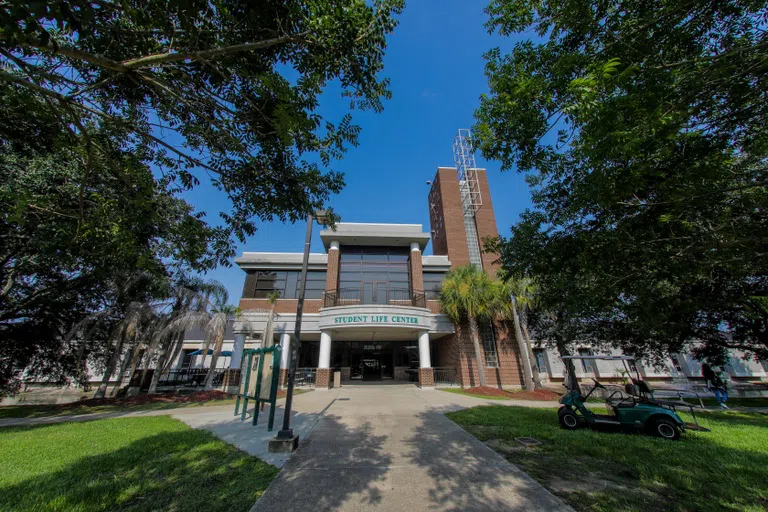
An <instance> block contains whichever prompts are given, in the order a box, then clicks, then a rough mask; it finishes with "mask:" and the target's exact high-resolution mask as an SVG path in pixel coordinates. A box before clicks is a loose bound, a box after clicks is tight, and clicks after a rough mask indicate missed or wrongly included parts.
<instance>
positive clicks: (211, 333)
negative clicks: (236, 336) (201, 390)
mask: <svg viewBox="0 0 768 512" xmlns="http://www.w3.org/2000/svg"><path fill="white" fill-rule="evenodd" d="M239 316H240V308H237V307H235V306H231V305H229V304H227V303H226V301H224V302H223V303H218V304H216V305H215V306H214V308H213V309H212V310H211V319H210V320H209V321H208V325H206V327H205V343H204V344H203V366H205V356H206V354H207V353H208V347H209V345H210V343H211V342H213V355H212V356H211V366H210V367H209V368H208V374H207V375H206V376H205V389H206V390H209V389H211V388H212V387H213V376H214V374H215V373H216V364H217V363H218V361H219V355H221V348H222V346H223V345H224V335H225V334H226V331H227V325H228V324H229V322H230V321H231V320H234V319H235V318H237V317H239Z"/></svg>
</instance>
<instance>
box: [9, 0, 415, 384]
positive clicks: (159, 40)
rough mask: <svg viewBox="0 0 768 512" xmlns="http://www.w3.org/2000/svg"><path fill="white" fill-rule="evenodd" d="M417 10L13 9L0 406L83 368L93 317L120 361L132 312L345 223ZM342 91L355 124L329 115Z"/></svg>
mask: <svg viewBox="0 0 768 512" xmlns="http://www.w3.org/2000/svg"><path fill="white" fill-rule="evenodd" d="M402 7H403V1H402V0H376V1H373V2H362V1H358V0H339V1H334V2H327V1H324V0H288V1H285V0H266V1H259V2H247V1H235V0H224V1H218V0H214V1H205V0H191V1H190V0H170V1H167V0H162V1H161V0H149V1H141V2H138V1H110V0H99V1H85V0H64V1H61V2H32V1H29V2H23V1H19V2H11V3H7V2H6V3H2V4H0V175H1V176H0V177H1V178H2V181H0V339H1V340H2V346H1V347H0V394H2V392H3V390H8V389H11V387H10V386H11V384H12V382H13V381H14V380H15V379H17V378H18V376H19V370H20V369H21V368H24V367H30V365H31V366H32V367H35V368H37V369H38V370H40V372H41V373H43V374H46V373H48V374H49V376H51V377H52V378H54V379H59V380H60V379H63V378H66V375H67V373H68V372H69V373H70V374H71V373H72V372H77V371H79V370H78V369H77V368H75V366H77V364H76V363H75V362H76V361H78V360H80V359H81V358H79V357H78V356H77V355H73V354H77V352H78V351H79V349H78V346H80V347H82V346H83V344H82V343H79V342H78V340H77V339H76V338H72V339H71V338H70V337H69V334H68V333H69V332H70V331H71V330H72V327H73V326H76V325H78V323H79V322H81V321H82V320H83V319H84V318H87V317H89V316H91V315H93V314H94V313H98V312H105V314H104V316H105V319H104V320H105V322H102V323H101V324H100V325H101V327H100V328H99V331H101V334H100V333H99V332H94V333H91V336H90V338H91V339H92V340H94V341H93V342H92V343H90V344H89V349H88V350H89V351H91V353H93V354H97V355H98V354H101V355H100V357H101V358H102V359H104V358H107V359H108V358H109V357H110V355H109V354H110V353H111V352H110V349H109V335H108V333H109V332H110V331H111V330H112V327H114V325H117V324H119V322H120V321H121V319H124V318H125V316H126V314H127V312H128V309H129V307H130V305H131V304H134V303H143V302H149V303H151V302H152V301H163V300H168V299H172V297H173V291H172V290H173V289H174V288H178V287H179V286H182V287H183V286H184V282H185V281H187V280H188V278H189V276H190V275H194V274H196V273H200V272H205V271H207V270H210V269H212V268H214V267H215V266H217V265H229V264H230V260H231V258H232V256H233V255H234V247H235V246H234V243H235V241H236V240H238V239H239V240H241V241H244V240H245V237H246V236H248V235H251V234H253V233H254V232H255V230H256V229H257V226H258V223H259V222H261V221H270V220H275V219H279V220H283V221H296V220H299V219H304V218H305V216H306V214H307V212H309V211H313V210H314V209H317V208H325V209H327V210H331V213H332V208H329V205H328V204H327V203H328V201H329V198H330V196H331V195H332V194H335V193H337V192H339V191H340V190H341V188H342V186H343V185H344V180H343V175H342V174H341V173H340V172H338V171H337V170H335V169H334V168H333V166H334V162H335V161H337V160H338V159H340V158H341V157H342V155H343V153H344V152H345V151H346V149H347V148H348V147H349V146H350V145H354V144H356V143H357V138H358V135H359V128H358V127H357V126H355V125H354V123H353V119H352V113H353V112H354V111H356V110H363V109H370V110H374V111H380V110H381V108H382V101H383V100H385V99H386V98H388V97H389V96H390V93H389V90H388V81H387V80H386V79H385V78H384V77H382V76H380V75H381V71H382V69H383V55H384V50H385V48H386V38H387V36H388V35H389V34H391V33H392V31H393V30H394V28H395V26H396V23H397V22H396V15H397V14H398V13H399V12H400V11H401V9H402ZM331 85H333V87H332V90H333V91H334V92H335V91H336V90H338V91H339V92H340V94H341V95H342V96H343V97H344V98H345V99H346V100H347V101H348V103H347V105H348V109H346V110H344V109H342V111H341V112H339V114H338V118H334V119H324V118H323V117H322V116H321V115H320V114H319V113H318V107H319V105H320V99H321V95H322V94H323V93H324V92H325V91H326V90H327V89H329V88H331V87H329V86H331ZM200 184H206V185H208V184H209V185H211V186H213V187H216V188H218V189H219V190H220V191H222V193H223V194H224V195H226V197H227V198H228V203H226V204H222V205H221V207H220V208H221V210H222V212H221V219H209V218H207V217H206V215H205V213H204V212H197V211H195V210H194V208H192V207H191V206H190V205H189V204H188V203H187V202H186V201H184V199H183V194H184V193H185V192H186V191H189V190H191V189H193V188H195V187H197V186H199V185H200ZM106 312H109V313H108V314H107V313H106ZM106 317H109V318H106ZM107 320H108V321H107ZM99 339H100V340H102V343H97V342H96V341H95V340H99Z"/></svg>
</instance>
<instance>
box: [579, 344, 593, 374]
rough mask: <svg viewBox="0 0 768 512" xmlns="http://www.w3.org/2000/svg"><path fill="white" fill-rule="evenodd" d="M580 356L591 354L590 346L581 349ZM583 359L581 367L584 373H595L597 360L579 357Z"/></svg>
mask: <svg viewBox="0 0 768 512" xmlns="http://www.w3.org/2000/svg"><path fill="white" fill-rule="evenodd" d="M579 355H580V356H591V355H592V351H591V350H589V349H588V348H580V349H579ZM579 361H581V369H582V370H583V371H584V373H595V361H594V360H593V359H579Z"/></svg>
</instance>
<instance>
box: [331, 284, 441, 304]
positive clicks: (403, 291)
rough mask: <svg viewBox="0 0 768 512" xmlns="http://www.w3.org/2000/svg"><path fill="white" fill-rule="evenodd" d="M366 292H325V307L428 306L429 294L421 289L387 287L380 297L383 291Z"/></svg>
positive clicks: (348, 289) (363, 290) (361, 288)
mask: <svg viewBox="0 0 768 512" xmlns="http://www.w3.org/2000/svg"><path fill="white" fill-rule="evenodd" d="M367 290H368V291H371V292H372V293H369V294H367V293H365V291H366V288H363V287H360V288H341V289H339V290H337V291H331V292H325V293H324V294H323V307H325V308H332V307H336V306H356V305H359V304H386V305H389V306H412V307H417V308H426V307H427V296H426V294H425V293H424V292H423V291H421V290H410V289H408V288H387V289H385V290H383V293H384V295H385V296H384V297H383V298H382V297H379V294H381V293H382V291H375V292H374V291H373V290H372V289H370V288H369V289H367Z"/></svg>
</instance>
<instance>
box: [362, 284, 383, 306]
mask: <svg viewBox="0 0 768 512" xmlns="http://www.w3.org/2000/svg"><path fill="white" fill-rule="evenodd" d="M361 287H362V299H363V304H386V303H387V282H386V281H363V282H362V283H361Z"/></svg>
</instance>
